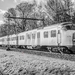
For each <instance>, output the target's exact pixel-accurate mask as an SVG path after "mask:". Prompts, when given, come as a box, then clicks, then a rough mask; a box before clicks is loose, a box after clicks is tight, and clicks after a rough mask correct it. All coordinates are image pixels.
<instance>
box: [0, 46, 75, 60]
mask: <svg viewBox="0 0 75 75" xmlns="http://www.w3.org/2000/svg"><path fill="white" fill-rule="evenodd" d="M0 49H6V48H5V47H0ZM9 51H16V52H23V53H28V54H34V55H40V56H46V57H52V58H58V59H63V60H70V61H75V55H74V54H60V53H50V52H46V51H37V50H28V49H18V48H17V49H16V48H11V49H10V50H9Z"/></svg>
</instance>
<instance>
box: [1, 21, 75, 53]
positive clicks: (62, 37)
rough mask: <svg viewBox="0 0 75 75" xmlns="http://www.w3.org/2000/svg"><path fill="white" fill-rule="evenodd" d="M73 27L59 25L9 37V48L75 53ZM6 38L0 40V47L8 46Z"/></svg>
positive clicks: (71, 25) (74, 31) (67, 23)
mask: <svg viewBox="0 0 75 75" xmlns="http://www.w3.org/2000/svg"><path fill="white" fill-rule="evenodd" d="M74 28H75V27H74V26H73V24H72V23H69V22H66V23H59V24H54V25H51V26H46V27H42V28H38V29H34V30H29V31H25V32H21V33H19V34H13V35H9V45H10V46H21V47H25V48H28V49H32V48H47V49H48V50H50V51H58V52H75V50H74V49H75V29H74ZM6 39H8V36H4V37H1V38H0V45H1V44H2V45H7V44H8V40H6Z"/></svg>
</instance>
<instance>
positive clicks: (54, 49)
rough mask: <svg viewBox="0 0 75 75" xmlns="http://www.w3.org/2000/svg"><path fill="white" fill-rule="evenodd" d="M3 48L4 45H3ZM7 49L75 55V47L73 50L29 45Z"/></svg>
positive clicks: (62, 47)
mask: <svg viewBox="0 0 75 75" xmlns="http://www.w3.org/2000/svg"><path fill="white" fill-rule="evenodd" d="M2 46H3V45H2ZM5 47H6V48H7V50H10V48H20V49H28V50H29V49H30V50H31V49H32V50H39V51H49V52H54V53H61V54H64V53H66V54H73V53H75V51H74V49H75V47H72V48H70V49H69V48H68V47H65V46H39V45H38V46H31V45H30V46H28V45H19V46H18V45H17V46H15V45H13V46H11V45H8V46H5Z"/></svg>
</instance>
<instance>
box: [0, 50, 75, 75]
mask: <svg viewBox="0 0 75 75" xmlns="http://www.w3.org/2000/svg"><path fill="white" fill-rule="evenodd" d="M1 73H5V74H4V75H8V74H9V75H75V62H73V61H66V60H60V59H53V58H49V57H44V56H37V55H31V54H25V53H19V52H12V51H10V52H7V51H3V50H0V75H1Z"/></svg>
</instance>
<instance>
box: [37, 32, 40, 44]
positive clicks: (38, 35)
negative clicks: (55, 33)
mask: <svg viewBox="0 0 75 75" xmlns="http://www.w3.org/2000/svg"><path fill="white" fill-rule="evenodd" d="M37 45H40V32H37Z"/></svg>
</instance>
